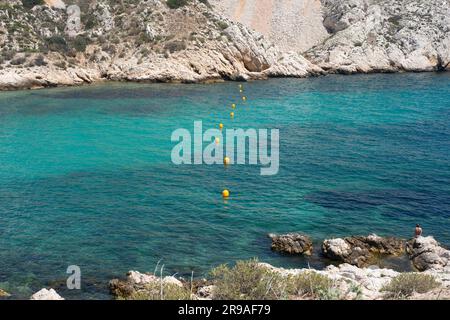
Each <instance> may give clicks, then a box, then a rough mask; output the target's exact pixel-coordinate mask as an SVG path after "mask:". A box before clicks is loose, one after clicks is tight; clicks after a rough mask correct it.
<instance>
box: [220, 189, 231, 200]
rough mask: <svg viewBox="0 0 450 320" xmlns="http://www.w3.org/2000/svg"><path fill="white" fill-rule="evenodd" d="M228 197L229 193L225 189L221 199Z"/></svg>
mask: <svg viewBox="0 0 450 320" xmlns="http://www.w3.org/2000/svg"><path fill="white" fill-rule="evenodd" d="M229 196H230V191H228V190H227V189H225V190H223V191H222V197H224V198H228V197H229Z"/></svg>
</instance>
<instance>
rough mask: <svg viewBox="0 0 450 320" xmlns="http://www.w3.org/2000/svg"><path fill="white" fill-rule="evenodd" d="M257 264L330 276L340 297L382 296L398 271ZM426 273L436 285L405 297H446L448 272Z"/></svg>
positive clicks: (292, 272) (448, 295)
mask: <svg viewBox="0 0 450 320" xmlns="http://www.w3.org/2000/svg"><path fill="white" fill-rule="evenodd" d="M261 265H262V266H264V267H267V268H270V269H271V270H272V271H276V272H278V273H280V274H281V275H283V276H295V275H300V274H302V273H308V272H312V271H313V272H316V273H318V274H321V275H324V276H326V277H328V278H330V279H331V280H333V288H334V289H333V291H334V296H333V298H336V299H342V300H354V299H362V300H384V299H386V292H384V291H383V288H384V287H385V286H386V285H387V284H389V283H390V281H391V280H392V279H393V278H395V277H397V276H398V275H400V273H399V272H397V271H394V270H391V269H380V268H372V267H371V268H358V267H356V266H353V265H350V264H346V263H344V264H341V265H339V266H338V267H336V266H328V267H326V268H325V269H324V270H312V269H283V268H276V267H273V266H271V265H269V264H265V263H262V264H261ZM426 274H430V275H432V276H433V277H435V278H436V279H437V280H438V281H439V283H440V286H439V288H437V289H435V290H432V291H430V292H428V293H423V294H413V295H412V296H411V297H408V299H421V300H429V299H450V272H448V271H427V272H426Z"/></svg>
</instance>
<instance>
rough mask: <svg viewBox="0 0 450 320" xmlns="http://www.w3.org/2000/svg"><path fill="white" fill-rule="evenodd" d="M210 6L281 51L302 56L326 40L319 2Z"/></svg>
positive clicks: (219, 2)
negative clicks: (256, 33)
mask: <svg viewBox="0 0 450 320" xmlns="http://www.w3.org/2000/svg"><path fill="white" fill-rule="evenodd" d="M210 3H211V4H213V6H214V7H215V8H216V9H218V10H220V11H221V12H224V13H225V14H226V15H227V16H228V17H229V18H230V19H232V20H234V21H238V22H241V23H242V24H244V25H246V26H248V27H250V28H251V29H253V30H256V31H258V32H260V33H261V34H263V35H264V36H266V37H267V38H269V39H270V40H271V41H273V42H274V43H275V44H276V45H277V46H278V47H280V49H281V50H284V51H297V52H303V51H305V50H307V49H310V48H311V47H313V46H315V45H317V44H320V43H321V42H323V41H324V40H325V39H326V38H328V36H329V35H328V32H327V30H326V28H325V26H324V24H323V17H322V6H321V2H320V0H210Z"/></svg>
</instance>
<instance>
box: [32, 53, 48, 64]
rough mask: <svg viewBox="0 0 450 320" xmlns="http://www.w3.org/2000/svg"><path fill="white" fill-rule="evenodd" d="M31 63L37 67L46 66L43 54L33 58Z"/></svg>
mask: <svg viewBox="0 0 450 320" xmlns="http://www.w3.org/2000/svg"><path fill="white" fill-rule="evenodd" d="M33 65H34V66H38V67H41V66H46V65H47V62H45V59H44V56H42V55H39V56H37V57H36V59H34V62H33Z"/></svg>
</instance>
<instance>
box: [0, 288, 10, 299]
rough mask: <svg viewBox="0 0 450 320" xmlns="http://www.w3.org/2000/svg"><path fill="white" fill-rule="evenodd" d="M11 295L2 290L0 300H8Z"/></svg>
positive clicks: (0, 290)
mask: <svg viewBox="0 0 450 320" xmlns="http://www.w3.org/2000/svg"><path fill="white" fill-rule="evenodd" d="M9 296H10V294H9V293H8V292H6V291H5V290H2V289H0V298H7V297H9Z"/></svg>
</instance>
